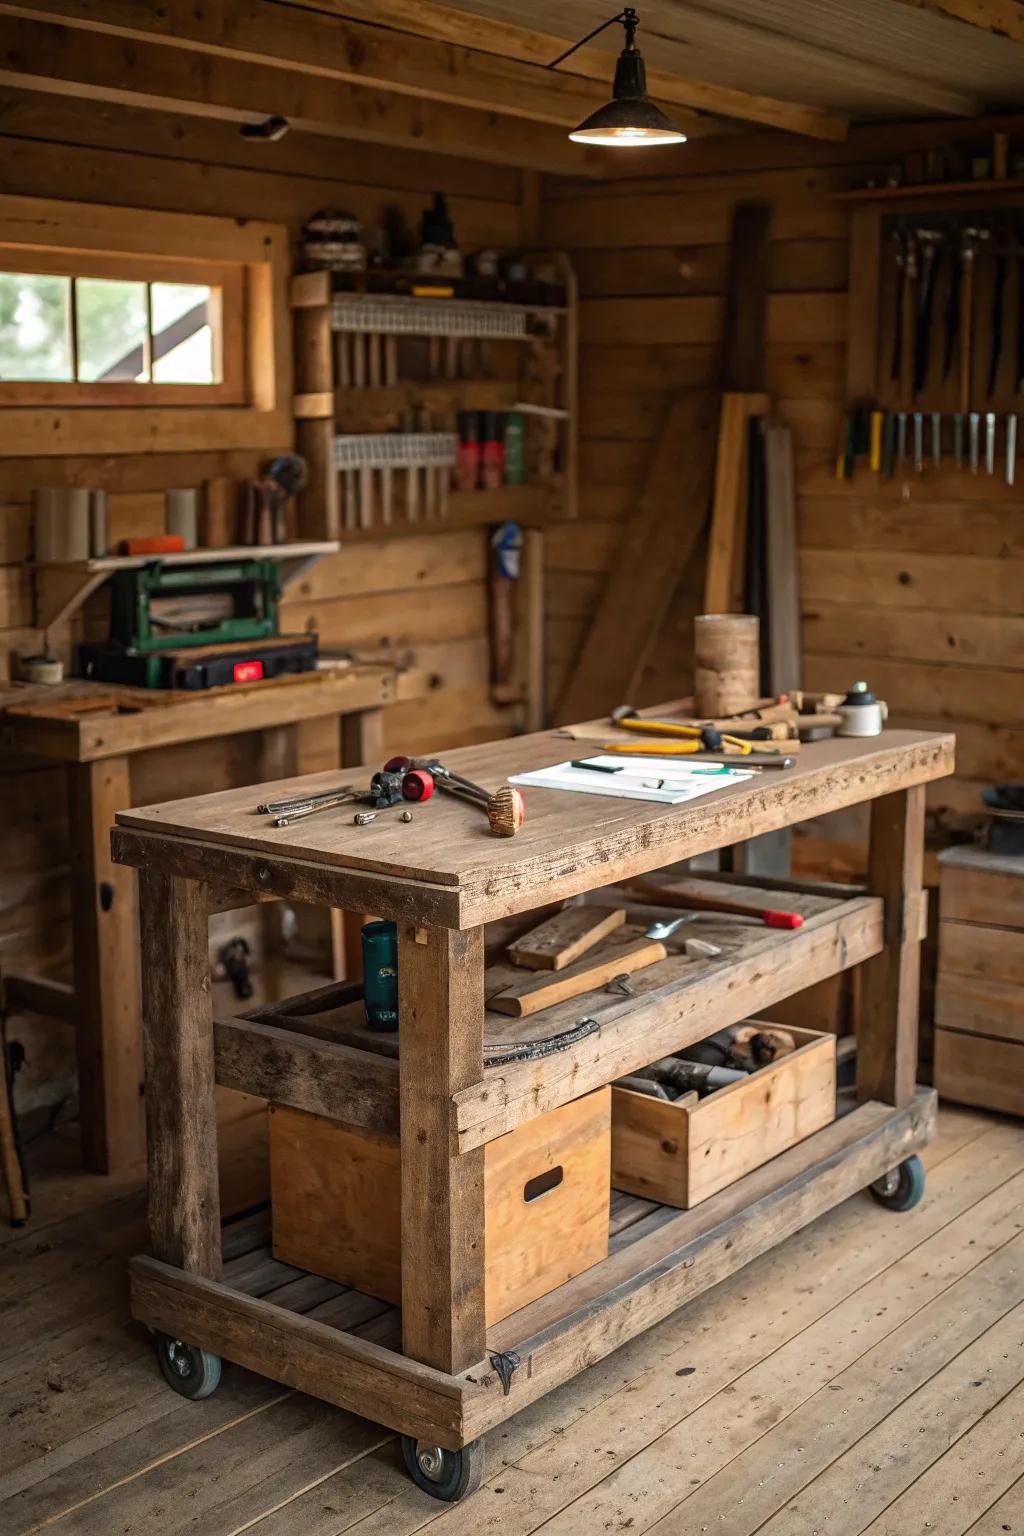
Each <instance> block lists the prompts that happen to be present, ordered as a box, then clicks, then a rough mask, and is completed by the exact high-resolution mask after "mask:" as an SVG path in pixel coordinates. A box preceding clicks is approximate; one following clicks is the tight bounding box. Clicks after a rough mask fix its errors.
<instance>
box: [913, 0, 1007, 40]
mask: <svg viewBox="0 0 1024 1536" xmlns="http://www.w3.org/2000/svg"><path fill="white" fill-rule="evenodd" d="M900 3H901V4H902V5H909V6H913V8H914V9H915V10H918V11H931V12H932V13H933V14H934V15H936V16H948V17H949V18H950V19H951V20H953V21H962V22H966V24H967V25H968V26H971V27H977V28H978V29H979V31H982V32H991V33H993V34H994V35H995V36H996V37H1005V38H1006V39H1007V40H1008V41H1009V42H1011V43H1024V5H1021V4H1019V0H900Z"/></svg>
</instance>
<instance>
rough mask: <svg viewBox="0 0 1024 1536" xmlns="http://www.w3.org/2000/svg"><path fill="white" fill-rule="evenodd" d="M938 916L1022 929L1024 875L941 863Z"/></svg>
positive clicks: (1023, 924)
mask: <svg viewBox="0 0 1024 1536" xmlns="http://www.w3.org/2000/svg"><path fill="white" fill-rule="evenodd" d="M939 917H940V919H941V920H942V921H945V920H946V919H947V918H954V919H957V920H959V921H960V922H965V923H985V924H988V925H990V926H992V927H1002V928H1020V929H1024V876H1022V875H1015V874H1006V873H1001V872H1000V871H998V870H984V869H970V868H959V867H957V865H955V864H943V865H942V866H941V874H940V876H939Z"/></svg>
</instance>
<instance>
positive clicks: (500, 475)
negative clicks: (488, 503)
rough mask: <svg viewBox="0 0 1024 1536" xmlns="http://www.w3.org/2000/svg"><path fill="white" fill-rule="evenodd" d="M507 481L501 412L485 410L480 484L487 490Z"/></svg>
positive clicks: (497, 487)
mask: <svg viewBox="0 0 1024 1536" xmlns="http://www.w3.org/2000/svg"><path fill="white" fill-rule="evenodd" d="M504 482H505V436H504V432H503V431H502V421H501V414H500V412H498V411H485V412H484V429H483V447H482V450H481V458H480V484H481V486H482V487H483V489H484V490H485V491H496V490H498V489H499V487H500V486H502V485H503V484H504Z"/></svg>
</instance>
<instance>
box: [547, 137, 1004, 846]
mask: <svg viewBox="0 0 1024 1536" xmlns="http://www.w3.org/2000/svg"><path fill="white" fill-rule="evenodd" d="M993 127H1002V128H1004V129H1006V130H1007V131H1009V132H1010V133H1011V135H1013V134H1014V133H1015V134H1016V136H1017V137H1018V138H1019V137H1020V136H1021V134H1022V132H1024V123H1022V121H1021V120H1020V119H1015V120H1005V121H1003V122H1002V123H990V124H985V125H978V124H965V123H962V122H960V123H946V124H932V125H922V126H920V127H917V128H907V129H901V130H899V138H898V141H897V138H896V136H895V135H894V133H893V131H892V130H891V129H858V130H855V131H854V132H853V133H851V135H850V138H849V140H848V141H847V143H846V144H844V145H813V146H812V145H809V144H807V143H806V142H805V141H800V140H797V139H791V138H790V139H783V138H781V137H779V136H775V135H763V136H760V137H757V138H754V137H747V136H744V137H743V138H739V137H736V138H731V139H721V140H718V141H716V142H715V143H710V142H706V143H703V144H690V145H686V146H685V147H684V148H682V149H680V150H679V151H677V152H674V154H675V156H676V158H675V159H674V165H675V166H676V167H677V168H678V170H677V173H676V174H673V175H671V176H660V177H659V176H658V175H657V171H658V167H659V166H660V165H663V164H664V163H665V161H664V159H662V160H657V159H656V156H655V152H654V151H651V152H650V154H649V155H648V156H647V157H646V161H645V164H644V167H643V172H644V174H642V175H640V176H638V175H637V173H636V171H635V170H634V172H633V174H632V175H630V176H628V177H627V176H626V175H625V173H624V174H623V175H622V177H621V178H617V179H616V180H614V181H611V182H603V183H602V184H601V185H600V186H599V187H593V186H587V185H584V184H583V183H570V182H564V181H555V180H548V182H547V183H546V198H545V203H544V220H543V236H544V239H545V240H546V241H550V242H552V243H556V244H559V245H561V246H564V247H565V248H567V249H568V250H569V251H570V254H571V258H572V260H573V262H574V265H575V267H576V269H577V272H578V276H579V281H580V294H581V299H582V301H583V302H582V304H581V367H580V377H581V383H582V393H581V406H580V412H581V443H580V507H581V513H582V519H583V520H582V521H581V522H580V523H579V524H578V525H576V526H574V527H566V528H562V529H557V530H554V531H553V532H552V533H551V534H550V535H549V538H548V541H547V551H548V568H549V580H548V582H547V587H546V591H547V594H548V609H547V644H548V696H549V698H552V699H555V700H557V698H558V696H559V692H560V690H561V688H562V687H563V686H564V682H565V679H566V677H567V675H568V672H569V669H570V667H571V664H572V661H573V659H574V657H575V655H576V651H577V648H578V645H579V643H580V640H581V637H582V635H583V633H584V632H585V628H586V623H587V619H588V616H589V614H590V612H591V610H592V607H593V605H594V603H595V601H596V598H597V595H598V593H599V592H600V590H601V585H602V583H603V581H604V576H605V572H606V570H607V569H608V567H609V564H610V562H611V561H612V560H613V558H614V554H615V551H616V549H617V547H618V542H619V538H620V533H621V529H622V526H623V524H624V522H625V520H626V519H627V518H628V517H629V516H630V515H631V513H632V511H633V509H634V506H635V503H636V499H637V496H638V493H639V489H640V487H641V486H642V485H643V482H644V476H645V473H646V470H647V465H648V459H649V456H650V451H651V447H652V444H653V440H654V439H655V437H656V436H657V433H658V432H659V430H660V427H661V423H662V421H663V419H664V416H665V413H666V411H667V409H668V404H669V400H670V397H671V395H672V393H673V392H674V391H676V390H678V389H680V388H683V387H688V386H694V387H698V386H701V385H705V384H709V383H712V382H714V380H715V377H716V374H715V369H716V363H717V347H718V341H719V337H720V328H721V315H722V298H721V295H722V292H723V285H724V282H725V273H726V263H727V257H728V248H727V241H728V236H729V227H730V220H731V217H732V210H733V208H734V206H735V205H736V204H737V203H738V202H768V203H770V204H771V207H772V225H771V244H770V246H769V300H768V312H767V359H766V362H767V379H766V383H767V388H768V390H769V392H770V393H771V394H772V395H773V396H774V398H775V400H776V401H777V405H778V409H779V412H780V414H781V415H782V417H783V418H784V419H785V420H786V421H787V422H788V423H789V424H790V426H791V427H792V430H793V435H794V441H795V450H796V475H797V496H798V534H799V542H800V578H801V599H802V641H803V650H804V682H805V685H806V686H808V687H810V688H828V689H831V688H835V687H837V686H844V685H846V684H848V683H849V682H851V681H853V679H854V678H855V677H861V676H865V677H867V678H868V679H869V680H870V682H871V683H872V685H873V686H874V687H875V688H876V689H877V691H878V693H879V695H880V696H881V697H882V698H885V699H886V700H887V701H888V703H889V705H890V710H891V715H892V719H893V720H894V721H895V723H897V724H899V725H908V726H909V725H914V726H921V727H926V728H931V727H936V728H938V727H942V728H945V729H949V728H953V729H955V731H956V734H957V777H956V778H953V779H946V780H944V781H943V782H942V783H939V784H935V785H933V786H930V787H929V790H928V809H929V812H930V815H931V818H932V825H933V826H936V827H937V828H939V829H949V828H954V827H955V828H963V827H964V826H967V825H969V824H970V822H971V820H972V818H973V817H976V815H977V791H978V788H979V787H980V785H981V784H983V783H990V782H992V781H993V780H995V779H1005V778H1020V777H1022V776H1024V728H1022V724H1021V718H1020V707H1019V701H1020V695H1021V687H1022V672H1024V618H1022V617H1021V611H1020V608H1021V605H1020V589H1021V575H1022V562H1024V534H1022V525H1021V519H1020V497H1021V494H1022V492H1021V489H1020V487H1019V486H1018V487H1017V488H1016V489H1015V488H1013V487H1007V486H1006V485H1005V484H1004V483H1003V481H1002V479H1001V478H999V477H998V476H996V477H993V478H989V477H988V476H986V475H979V476H973V475H971V474H969V473H958V472H956V471H955V470H954V469H953V468H952V467H949V468H945V467H944V468H943V469H942V470H935V469H931V468H928V469H926V470H925V472H924V473H923V474H922V475H921V476H919V477H918V476H916V475H909V476H908V475H902V476H896V477H894V478H893V479H892V480H890V481H888V482H886V481H882V480H881V479H880V478H879V477H877V476H874V475H872V474H870V472H869V471H868V470H867V469H859V470H858V473H857V475H856V476H855V478H854V479H853V480H852V481H848V482H839V481H837V480H836V479H835V446H836V443H837V440H838V433H839V425H840V418H841V414H842V406H843V398H844V386H845V343H846V330H847V295H846V288H847V273H848V254H849V253H848V230H849V213H848V210H847V209H846V208H845V207H844V205H843V204H841V203H837V202H834V201H833V200H832V198H831V194H832V193H833V192H835V191H838V190H841V189H844V188H847V187H853V186H863V185H864V184H865V183H866V182H867V181H868V179H869V177H876V178H883V179H884V175H885V173H886V172H887V170H888V168H889V166H890V165H891V163H892V161H893V160H894V159H896V158H898V157H899V156H900V155H901V154H902V153H904V152H909V151H911V150H915V149H923V148H927V147H928V146H929V144H931V143H939V142H943V141H946V142H955V141H960V142H963V141H964V140H970V139H971V137H972V135H973V136H975V137H976V138H977V139H978V140H979V141H980V142H988V141H990V137H991V130H992V128H993ZM659 153H660V154H662V155H664V153H665V152H659ZM683 168H685V171H684V173H682V174H681V173H679V172H680V171H683ZM702 574H703V554H702V552H700V551H698V553H697V556H696V557H695V559H694V561H693V563H692V569H691V577H690V579H689V580H684V582H683V583H682V585H681V587H680V589H679V591H678V592H677V596H676V599H675V602H674V604H673V609H672V612H670V614H669V616H668V618H667V619H666V621H665V623H664V625H663V626H662V630H661V633H660V636H659V639H658V643H657V645H656V646H655V648H654V656H653V660H652V661H651V663H650V665H649V666H648V669H647V674H646V677H645V681H644V685H643V689H642V691H641V693H640V696H639V697H637V698H635V699H631V700H630V701H629V702H631V703H634V704H637V705H641V704H644V703H649V702H655V701H656V700H657V699H659V698H669V697H675V696H678V695H680V694H681V693H685V692H686V690H687V688H688V687H689V679H690V670H691V627H692V625H691V617H692V614H693V613H694V612H695V611H697V608H698V604H699V593H700V583H701V580H702ZM618 702H623V701H620V700H610V701H609V704H614V703H618ZM823 831H825V836H824V837H823V838H822V839H821V840H819V839H818V838H817V837H808V838H803V839H800V840H799V842H798V847H797V857H798V858H802V859H803V860H804V862H805V865H806V866H807V867H808V868H810V867H814V868H817V869H818V871H819V872H820V871H821V869H822V866H823V865H824V864H826V863H831V867H832V873H833V874H836V873H840V872H843V871H844V870H845V872H846V873H850V874H853V873H855V872H856V873H863V868H864V866H863V857H864V854H863V845H862V842H861V834H862V831H863V832H866V827H864V828H863V829H862V828H861V826H860V824H859V822H858V821H857V820H856V819H852V820H847V821H846V822H845V823H844V824H839V825H838V826H833V827H831V828H828V829H823Z"/></svg>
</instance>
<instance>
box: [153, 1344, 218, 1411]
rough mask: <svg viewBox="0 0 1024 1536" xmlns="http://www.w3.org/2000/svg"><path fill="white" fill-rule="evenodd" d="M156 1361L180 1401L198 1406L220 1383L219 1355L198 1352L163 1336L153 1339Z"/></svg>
mask: <svg viewBox="0 0 1024 1536" xmlns="http://www.w3.org/2000/svg"><path fill="white" fill-rule="evenodd" d="M155 1342H156V1357H157V1359H158V1360H159V1362H160V1369H161V1370H162V1371H163V1373H164V1378H165V1379H166V1381H167V1382H168V1383H169V1384H170V1385H171V1386H172V1387H173V1388H174V1390H175V1392H180V1393H181V1396H182V1397H188V1398H191V1399H192V1401H193V1402H198V1401H199V1400H200V1398H203V1397H209V1396H210V1394H211V1392H216V1390H217V1387H218V1385H219V1383H220V1355H211V1354H210V1352H209V1350H208V1349H197V1348H196V1346H195V1345H194V1344H185V1343H183V1342H182V1340H181V1339H172V1338H171V1337H170V1336H169V1335H168V1334H166V1333H158V1334H157V1335H156V1341H155Z"/></svg>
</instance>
